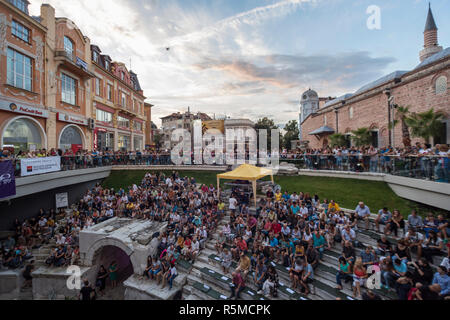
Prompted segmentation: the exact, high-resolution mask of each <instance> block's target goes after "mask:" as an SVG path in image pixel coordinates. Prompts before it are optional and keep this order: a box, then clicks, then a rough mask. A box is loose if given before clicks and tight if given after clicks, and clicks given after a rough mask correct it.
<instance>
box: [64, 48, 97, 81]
mask: <svg viewBox="0 0 450 320" xmlns="http://www.w3.org/2000/svg"><path fill="white" fill-rule="evenodd" d="M55 61H57V62H59V65H60V66H63V67H64V68H65V69H67V70H68V71H70V72H72V73H74V74H76V75H77V76H79V77H81V78H83V79H89V78H94V77H95V75H94V74H93V73H92V72H90V71H89V70H88V66H87V63H86V62H85V61H83V60H82V59H80V58H78V57H76V56H71V55H70V54H69V53H67V52H66V51H64V50H57V51H56V52H55Z"/></svg>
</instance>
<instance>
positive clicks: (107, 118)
mask: <svg viewBox="0 0 450 320" xmlns="http://www.w3.org/2000/svg"><path fill="white" fill-rule="evenodd" d="M96 115H97V121H101V122H107V123H112V119H113V115H112V113H110V112H106V111H103V110H100V109H97V111H96Z"/></svg>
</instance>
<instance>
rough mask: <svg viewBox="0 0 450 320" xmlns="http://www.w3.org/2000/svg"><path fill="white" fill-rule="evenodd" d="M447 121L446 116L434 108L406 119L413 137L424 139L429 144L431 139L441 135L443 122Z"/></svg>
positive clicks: (413, 114)
mask: <svg viewBox="0 0 450 320" xmlns="http://www.w3.org/2000/svg"><path fill="white" fill-rule="evenodd" d="M444 119H445V115H444V114H443V113H442V112H440V111H437V112H435V111H434V109H433V108H431V109H430V110H428V111H424V112H420V113H416V112H413V113H411V114H410V115H409V116H408V117H406V119H405V123H406V125H408V126H409V127H410V128H411V133H412V136H413V137H416V138H423V139H424V140H425V141H426V142H427V143H430V139H431V138H432V137H435V136H437V135H438V134H439V132H440V130H441V128H442V121H443V120H444Z"/></svg>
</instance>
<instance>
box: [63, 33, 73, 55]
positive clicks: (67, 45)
mask: <svg viewBox="0 0 450 320" xmlns="http://www.w3.org/2000/svg"><path fill="white" fill-rule="evenodd" d="M64 51H65V52H66V55H67V56H68V57H69V58H70V59H72V60H73V42H72V40H70V39H69V38H68V37H64Z"/></svg>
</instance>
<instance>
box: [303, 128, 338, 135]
mask: <svg viewBox="0 0 450 320" xmlns="http://www.w3.org/2000/svg"><path fill="white" fill-rule="evenodd" d="M334 132H335V131H334V129H332V128H330V127H327V126H323V127H320V128H319V129H317V130H314V131H313V132H311V133H310V134H309V135H310V136H318V135H321V134H333V133H334Z"/></svg>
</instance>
